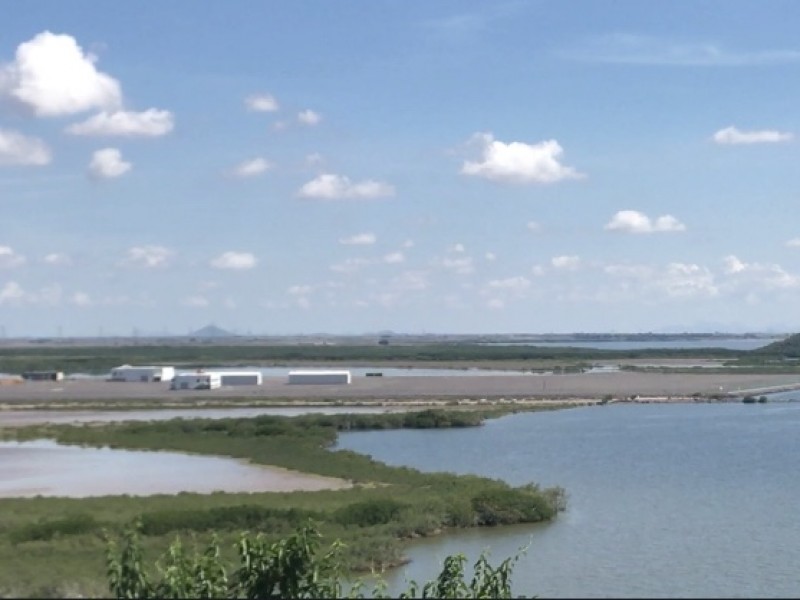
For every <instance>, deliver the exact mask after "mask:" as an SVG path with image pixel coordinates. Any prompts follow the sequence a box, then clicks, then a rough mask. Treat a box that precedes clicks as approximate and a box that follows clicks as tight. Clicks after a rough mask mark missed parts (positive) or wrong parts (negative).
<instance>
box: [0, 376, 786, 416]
mask: <svg viewBox="0 0 800 600" xmlns="http://www.w3.org/2000/svg"><path fill="white" fill-rule="evenodd" d="M794 388H799V389H800V375H791V374H777V375H763V374H741V373H724V374H720V373H702V372H700V373H688V374H687V373H676V374H670V373H641V372H630V371H618V372H608V373H581V374H564V375H522V376H521V375H510V376H502V375H497V376H495V375H477V376H470V375H457V376H432V377H431V376H420V377H414V376H403V377H356V378H354V379H353V381H352V383H351V384H349V385H327V384H326V385H320V384H289V383H287V380H286V378H285V377H268V378H265V379H264V381H263V383H262V385H253V386H226V387H222V388H220V389H215V390H170V389H169V386H168V384H165V383H138V382H137V383H127V382H110V381H92V380H88V381H87V380H79V381H69V380H67V381H58V382H54V381H49V382H32V381H26V382H23V383H17V384H6V385H0V406H1V405H5V406H7V407H12V406H19V405H25V404H48V403H51V402H53V403H62V402H64V401H70V402H74V403H80V402H81V401H91V402H94V403H96V402H101V401H102V402H103V403H109V404H116V403H120V404H121V406H122V405H124V402H125V401H131V400H140V401H144V400H148V401H157V400H163V401H164V402H165V404H169V405H173V404H174V405H180V404H184V403H186V404H197V403H198V402H202V401H203V400H208V401H224V400H239V401H251V402H259V401H265V402H267V401H274V402H276V403H277V402H287V403H292V402H297V403H302V402H303V401H314V402H319V401H332V402H333V401H341V402H344V403H352V402H359V401H367V400H371V401H398V402H403V401H412V400H421V401H433V400H454V399H459V400H460V399H470V400H480V399H483V398H486V399H497V398H507V399H513V398H517V399H543V400H544V399H558V400H562V399H570V398H580V399H597V398H602V397H604V396H607V395H612V396H614V397H615V398H618V399H624V398H630V397H632V396H647V397H674V396H691V395H692V394H702V395H704V396H710V395H712V394H738V395H743V394H749V393H756V394H757V393H765V392H767V391H777V390H781V389H794Z"/></svg>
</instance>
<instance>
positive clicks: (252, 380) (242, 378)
mask: <svg viewBox="0 0 800 600" xmlns="http://www.w3.org/2000/svg"><path fill="white" fill-rule="evenodd" d="M217 372H218V373H219V377H220V380H221V381H222V385H261V381H262V376H261V371H217Z"/></svg>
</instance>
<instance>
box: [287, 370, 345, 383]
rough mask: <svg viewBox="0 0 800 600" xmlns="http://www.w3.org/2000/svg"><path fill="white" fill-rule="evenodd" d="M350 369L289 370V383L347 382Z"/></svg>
mask: <svg viewBox="0 0 800 600" xmlns="http://www.w3.org/2000/svg"><path fill="white" fill-rule="evenodd" d="M351 381H352V377H351V375H350V371H289V383H291V384H349V383H350V382H351Z"/></svg>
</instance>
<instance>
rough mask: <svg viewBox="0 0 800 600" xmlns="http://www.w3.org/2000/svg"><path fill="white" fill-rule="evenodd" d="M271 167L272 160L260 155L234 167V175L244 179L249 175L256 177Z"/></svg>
mask: <svg viewBox="0 0 800 600" xmlns="http://www.w3.org/2000/svg"><path fill="white" fill-rule="evenodd" d="M271 168H272V163H271V162H269V161H268V160H267V159H265V158H261V157H258V158H253V159H251V160H246V161H244V162H242V163H240V164H238V165H236V166H235V167H234V168H233V175H234V177H240V178H242V179H244V178H247V177H255V176H257V175H261V174H262V173H264V172H266V171H267V170H269V169H271Z"/></svg>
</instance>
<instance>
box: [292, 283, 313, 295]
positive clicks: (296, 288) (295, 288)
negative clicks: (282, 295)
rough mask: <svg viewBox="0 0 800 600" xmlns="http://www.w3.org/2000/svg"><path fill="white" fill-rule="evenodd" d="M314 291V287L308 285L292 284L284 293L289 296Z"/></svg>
mask: <svg viewBox="0 0 800 600" xmlns="http://www.w3.org/2000/svg"><path fill="white" fill-rule="evenodd" d="M312 291H314V288H313V287H311V286H310V285H292V286H289V288H288V289H287V290H286V293H287V294H289V295H290V296H305V295H307V294H310V293H311V292H312Z"/></svg>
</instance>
